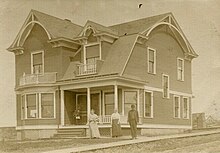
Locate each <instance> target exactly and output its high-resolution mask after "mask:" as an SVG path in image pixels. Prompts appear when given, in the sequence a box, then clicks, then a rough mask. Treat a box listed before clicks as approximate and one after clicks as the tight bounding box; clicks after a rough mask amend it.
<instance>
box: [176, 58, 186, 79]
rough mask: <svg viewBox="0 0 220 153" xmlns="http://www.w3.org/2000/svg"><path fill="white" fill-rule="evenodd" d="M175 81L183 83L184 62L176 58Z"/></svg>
mask: <svg viewBox="0 0 220 153" xmlns="http://www.w3.org/2000/svg"><path fill="white" fill-rule="evenodd" d="M177 80H180V81H184V60H183V59H182V58H177Z"/></svg>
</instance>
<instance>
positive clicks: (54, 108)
mask: <svg viewBox="0 0 220 153" xmlns="http://www.w3.org/2000/svg"><path fill="white" fill-rule="evenodd" d="M42 94H53V112H54V114H53V117H51V118H46V117H45V118H43V117H42ZM55 98H56V93H55V92H40V93H39V101H38V103H39V119H55V118H56V99H55Z"/></svg>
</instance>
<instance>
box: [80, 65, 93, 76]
mask: <svg viewBox="0 0 220 153" xmlns="http://www.w3.org/2000/svg"><path fill="white" fill-rule="evenodd" d="M77 71H78V75H89V74H95V73H97V65H96V63H91V64H80V65H77Z"/></svg>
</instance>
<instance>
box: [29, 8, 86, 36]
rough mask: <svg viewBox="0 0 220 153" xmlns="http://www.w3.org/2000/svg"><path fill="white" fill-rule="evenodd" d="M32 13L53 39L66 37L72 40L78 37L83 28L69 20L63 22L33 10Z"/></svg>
mask: <svg viewBox="0 0 220 153" xmlns="http://www.w3.org/2000/svg"><path fill="white" fill-rule="evenodd" d="M32 12H33V14H34V16H35V17H36V19H37V20H38V21H39V22H40V23H42V25H44V26H45V28H46V29H47V30H48V32H49V33H50V34H51V36H52V38H57V37H65V38H70V39H72V38H74V37H76V36H77V35H78V33H79V32H80V31H81V30H82V28H83V27H82V26H80V25H77V24H75V23H72V22H71V21H69V20H65V19H64V20H62V19H59V18H56V17H54V16H51V15H48V14H45V13H42V12H39V11H36V10H32Z"/></svg>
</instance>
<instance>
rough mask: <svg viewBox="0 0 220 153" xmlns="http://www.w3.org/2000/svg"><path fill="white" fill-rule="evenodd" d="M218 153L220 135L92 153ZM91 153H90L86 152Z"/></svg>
mask: <svg viewBox="0 0 220 153" xmlns="http://www.w3.org/2000/svg"><path fill="white" fill-rule="evenodd" d="M94 152H95V153H124V152H129V153H220V134H213V135H207V136H197V137H189V138H180V139H167V140H160V141H156V142H147V143H139V144H133V145H127V146H121V147H115V148H109V149H102V150H96V151H93V153H94ZM86 153H91V152H86Z"/></svg>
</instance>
